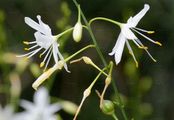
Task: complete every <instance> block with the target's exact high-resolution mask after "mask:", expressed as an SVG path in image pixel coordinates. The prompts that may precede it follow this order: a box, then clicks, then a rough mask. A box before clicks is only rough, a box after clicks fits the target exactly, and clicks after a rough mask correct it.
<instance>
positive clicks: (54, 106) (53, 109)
mask: <svg viewBox="0 0 174 120" xmlns="http://www.w3.org/2000/svg"><path fill="white" fill-rule="evenodd" d="M60 109H61V106H60V104H58V103H57V104H52V105H50V106H49V108H48V110H47V112H49V113H50V114H54V113H56V112H57V111H59V110H60Z"/></svg>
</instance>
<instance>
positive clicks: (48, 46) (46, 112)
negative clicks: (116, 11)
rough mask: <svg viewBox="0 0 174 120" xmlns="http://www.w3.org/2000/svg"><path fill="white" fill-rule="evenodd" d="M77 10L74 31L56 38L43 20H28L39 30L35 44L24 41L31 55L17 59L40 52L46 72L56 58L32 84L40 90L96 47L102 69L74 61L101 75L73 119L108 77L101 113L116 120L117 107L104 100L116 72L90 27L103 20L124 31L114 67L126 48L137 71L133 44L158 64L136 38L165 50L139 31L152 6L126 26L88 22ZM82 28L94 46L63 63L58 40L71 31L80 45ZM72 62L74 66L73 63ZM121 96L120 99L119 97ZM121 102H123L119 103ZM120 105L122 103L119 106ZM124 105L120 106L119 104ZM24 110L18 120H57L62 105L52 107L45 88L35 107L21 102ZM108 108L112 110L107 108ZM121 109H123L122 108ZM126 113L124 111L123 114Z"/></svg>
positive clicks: (102, 18)
mask: <svg viewBox="0 0 174 120" xmlns="http://www.w3.org/2000/svg"><path fill="white" fill-rule="evenodd" d="M75 4H76V6H77V8H78V21H77V22H76V24H75V25H74V27H72V28H70V29H68V30H65V31H64V32H62V33H60V34H58V35H53V34H52V32H51V28H50V27H49V26H48V25H47V24H45V23H43V22H42V20H41V16H40V15H37V19H38V23H37V22H35V21H33V20H32V19H31V18H29V17H25V23H26V24H27V25H29V26H30V27H31V28H33V29H34V30H36V32H35V33H34V37H35V41H31V42H29V41H24V42H23V43H24V44H26V45H29V46H30V47H29V48H25V50H27V51H29V52H28V53H26V54H23V55H19V56H18V57H26V58H30V57H32V56H33V55H35V54H36V53H38V52H40V51H42V52H41V54H40V55H39V57H40V58H41V57H42V56H44V58H43V61H42V62H41V63H40V67H43V66H45V68H44V70H46V69H47V66H48V64H49V62H50V59H51V58H52V57H53V58H54V62H55V64H54V65H53V66H52V67H51V68H49V69H48V70H46V71H44V72H43V74H41V75H40V76H39V77H38V78H37V80H36V81H35V82H34V83H33V85H32V87H33V88H34V89H35V90H37V89H38V87H39V86H40V84H42V83H43V82H44V81H45V80H46V79H48V78H49V77H50V76H51V75H52V74H53V73H54V72H55V71H56V70H61V69H62V68H63V67H64V68H65V69H66V71H67V72H69V70H68V67H67V64H66V62H67V61H69V60H70V59H72V58H73V57H75V56H76V55H77V54H79V53H81V52H82V51H84V50H86V49H87V48H90V47H96V50H97V52H98V54H99V56H100V57H101V60H102V61H103V63H104V67H103V69H100V68H99V67H98V66H97V65H96V64H94V63H93V62H92V60H91V59H90V58H89V57H86V56H85V57H81V58H80V59H77V60H74V61H73V62H78V61H80V60H83V61H84V62H85V63H86V64H88V65H91V66H92V67H94V68H95V69H97V70H98V71H99V73H98V75H97V76H96V78H95V79H94V80H93V82H92V83H91V84H90V85H89V87H88V88H87V89H86V90H85V91H84V93H83V98H82V100H81V103H80V105H79V107H78V109H77V112H76V114H75V116H74V119H73V120H76V118H77V116H78V114H79V112H80V110H81V107H82V105H83V103H84V101H85V100H86V98H87V97H88V96H89V95H90V93H91V90H92V88H93V86H94V84H95V83H96V82H97V80H98V79H99V77H100V76H101V75H105V77H106V79H105V86H104V88H103V91H102V93H101V94H100V93H99V92H98V91H97V94H98V96H99V98H100V109H101V110H102V111H103V113H105V114H107V115H111V116H112V117H113V118H114V119H115V120H117V117H116V115H115V110H114V104H113V102H112V101H110V100H105V99H104V96H105V92H106V90H107V88H108V86H109V85H110V83H111V81H112V70H113V62H112V61H110V63H109V64H108V65H107V64H106V60H105V59H104V57H103V55H102V52H101V51H100V49H99V47H98V45H97V42H96V40H95V37H94V35H93V32H92V29H91V23H92V22H93V21H95V20H104V21H107V22H111V23H114V24H116V25H118V26H119V27H120V28H121V32H120V34H119V36H118V38H117V41H116V43H115V46H114V47H113V49H112V52H110V53H109V55H110V56H113V55H114V58H115V63H116V65H118V64H119V63H120V61H121V58H122V54H123V50H124V46H127V48H128V50H129V53H130V54H131V55H132V57H133V59H134V61H135V63H136V67H138V62H137V60H136V57H135V55H134V52H133V50H132V48H131V46H130V44H129V41H133V43H135V45H136V46H138V48H140V49H143V50H145V51H146V53H147V54H148V55H149V56H150V58H151V59H152V60H153V61H155V62H156V60H155V59H154V58H153V57H152V55H151V54H150V53H149V51H148V47H146V46H144V44H143V43H142V42H141V41H140V39H139V38H138V37H137V36H136V35H135V33H137V34H139V35H140V36H142V37H144V38H145V39H147V40H148V41H150V42H152V43H154V44H157V45H159V46H162V44H161V43H160V42H158V41H154V40H152V39H151V38H149V37H147V36H146V35H144V34H143V33H147V34H152V33H154V31H148V30H144V29H141V28H138V27H136V26H137V25H138V23H139V22H140V20H141V19H142V18H143V17H144V15H145V14H146V13H147V11H148V10H149V9H150V6H149V5H148V4H144V8H143V9H142V10H141V11H140V12H139V13H138V14H136V15H135V16H133V17H132V16H131V17H130V18H129V19H128V20H127V22H126V23H120V22H117V21H114V20H111V19H108V18H104V17H96V18H93V19H91V20H90V21H89V22H88V21H87V19H86V18H85V16H84V15H83V13H82V11H81V8H80V5H78V4H77V3H76V2H75ZM81 18H83V21H84V23H85V24H84V25H83V24H82V23H83V22H82V21H81ZM83 27H84V28H86V29H87V30H88V32H89V34H90V35H91V38H92V40H93V43H94V45H88V46H86V47H84V48H82V49H81V50H79V51H77V52H75V53H74V54H72V55H71V56H69V57H67V58H65V59H64V57H63V56H62V54H61V53H60V51H59V43H58V42H57V40H58V39H59V38H60V37H61V36H62V35H64V34H66V33H67V32H69V31H72V30H73V33H72V37H73V39H74V41H75V42H79V41H80V40H81V39H82V32H83ZM73 62H72V63H73ZM118 96H119V95H118ZM120 101H121V99H120ZM120 101H119V102H120ZM120 105H121V102H120ZM21 106H22V107H23V108H24V109H25V110H26V111H25V112H23V113H19V114H18V116H17V117H18V120H24V119H23V118H25V120H56V116H55V112H57V111H58V110H60V109H61V107H60V105H59V104H53V105H50V104H49V98H48V92H47V91H46V89H44V88H40V89H39V90H38V91H37V92H36V93H35V95H34V103H31V102H28V101H25V100H23V101H22V102H21ZM108 106H109V107H108ZM120 108H121V109H122V106H121V107H120ZM121 111H124V110H121Z"/></svg>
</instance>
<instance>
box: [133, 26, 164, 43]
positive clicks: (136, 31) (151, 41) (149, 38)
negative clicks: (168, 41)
mask: <svg viewBox="0 0 174 120" xmlns="http://www.w3.org/2000/svg"><path fill="white" fill-rule="evenodd" d="M132 30H133V31H135V32H136V33H138V34H139V35H141V36H142V37H144V38H146V39H147V40H149V41H151V42H152V43H155V44H157V45H159V46H162V44H161V43H160V42H158V41H154V40H152V39H151V38H149V37H147V36H145V35H143V34H142V33H140V32H139V31H137V30H136V29H134V28H132Z"/></svg>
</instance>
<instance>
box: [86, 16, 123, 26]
mask: <svg viewBox="0 0 174 120" xmlns="http://www.w3.org/2000/svg"><path fill="white" fill-rule="evenodd" d="M95 20H103V21H107V22H111V23H113V24H116V25H118V26H120V25H121V24H122V23H120V22H117V21H114V20H112V19H109V18H105V17H95V18H93V19H91V20H90V21H89V25H91V23H92V22H94V21H95Z"/></svg>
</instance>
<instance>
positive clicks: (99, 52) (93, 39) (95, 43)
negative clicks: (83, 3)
mask: <svg viewBox="0 0 174 120" xmlns="http://www.w3.org/2000/svg"><path fill="white" fill-rule="evenodd" d="M73 2H74V4H75V5H76V7H77V8H78V6H79V4H78V3H77V2H76V0H73ZM80 11H81V12H80V13H81V16H82V19H83V21H84V22H85V24H86V26H87V27H88V31H89V34H90V36H91V38H92V41H93V43H94V45H95V46H96V50H97V52H98V54H99V56H100V58H101V60H102V62H103V64H104V66H107V63H106V61H105V59H104V56H103V54H102V53H101V51H100V48H99V46H98V44H97V42H96V39H95V37H94V34H93V32H92V29H91V27H90V25H89V23H88V21H87V19H86V17H85V16H84V14H83V12H82V10H81V8H80Z"/></svg>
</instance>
